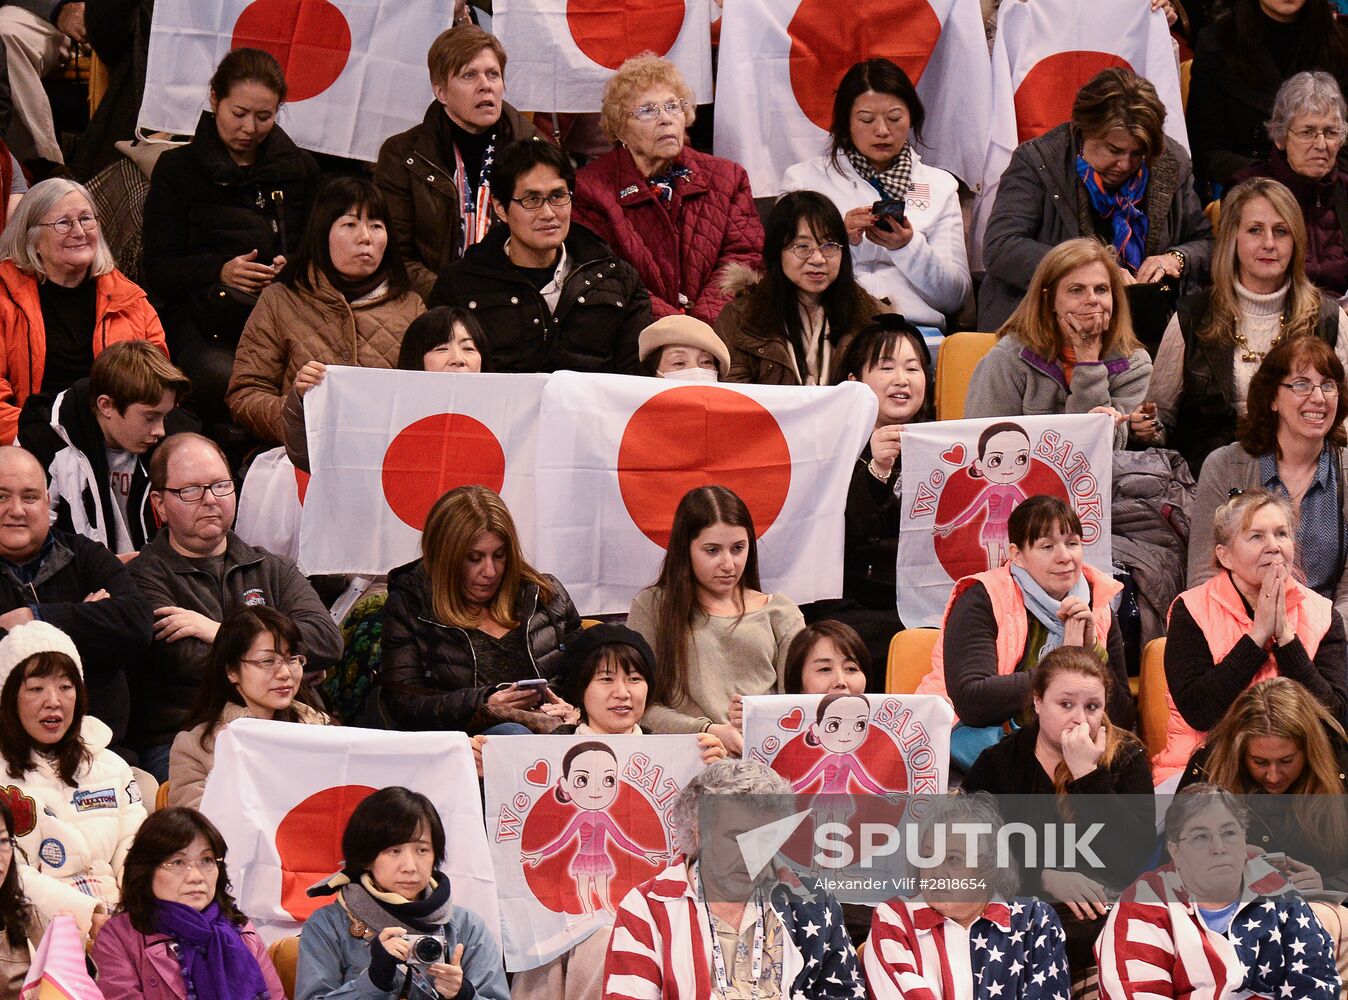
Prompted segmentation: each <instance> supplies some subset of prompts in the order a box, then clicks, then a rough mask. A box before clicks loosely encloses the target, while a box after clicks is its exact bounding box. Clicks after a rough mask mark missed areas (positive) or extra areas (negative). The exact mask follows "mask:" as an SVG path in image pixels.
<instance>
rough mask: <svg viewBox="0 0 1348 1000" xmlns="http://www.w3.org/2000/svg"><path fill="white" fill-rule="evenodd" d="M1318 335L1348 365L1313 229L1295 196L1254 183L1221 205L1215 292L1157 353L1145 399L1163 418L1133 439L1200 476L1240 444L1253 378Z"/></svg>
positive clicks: (1347, 324)
mask: <svg viewBox="0 0 1348 1000" xmlns="http://www.w3.org/2000/svg"><path fill="white" fill-rule="evenodd" d="M1301 336H1318V337H1320V338H1321V339H1322V340H1324V341H1326V342H1327V343H1330V344H1333V345H1334V353H1335V354H1337V355H1338V356H1339V360H1340V361H1341V362H1343V363H1345V364H1348V317H1345V316H1344V314H1343V311H1342V310H1341V309H1340V308H1339V306H1338V303H1337V302H1335V301H1334V300H1333V299H1330V298H1327V297H1325V296H1324V295H1322V294H1321V292H1320V290H1319V289H1317V288H1316V287H1315V285H1313V284H1312V283H1311V281H1310V279H1309V278H1308V277H1307V276H1306V225H1305V223H1304V222H1303V221H1302V216H1301V209H1300V207H1299V206H1298V205H1297V202H1296V199H1295V198H1294V197H1293V196H1292V192H1290V191H1288V190H1287V188H1285V187H1283V185H1281V184H1279V183H1278V182H1277V181H1275V180H1270V179H1269V178H1267V177H1255V178H1252V179H1250V180H1248V181H1245V182H1244V183H1242V184H1240V185H1239V186H1237V187H1236V188H1235V189H1233V190H1232V191H1231V192H1230V194H1228V195H1227V196H1226V200H1225V201H1224V202H1223V203H1222V216H1221V222H1220V224H1219V225H1218V227H1217V248H1216V250H1215V251H1214V253H1213V261H1212V287H1211V288H1209V289H1205V290H1204V291H1201V292H1198V293H1196V294H1194V295H1191V296H1189V297H1188V298H1185V299H1184V300H1182V301H1181V302H1180V304H1179V310H1178V311H1177V312H1176V313H1175V316H1174V318H1173V319H1171V321H1170V325H1169V326H1168V327H1167V328H1166V331H1165V335H1164V336H1163V337H1162V339H1161V346H1160V348H1159V350H1158V351H1157V353H1156V374H1155V377H1154V378H1153V379H1152V383H1151V389H1150V391H1149V392H1148V394H1147V400H1148V402H1149V403H1153V404H1155V413H1154V416H1155V419H1154V420H1146V419H1144V418H1143V417H1142V416H1139V418H1137V419H1134V420H1133V421H1132V428H1131V429H1132V433H1133V437H1134V438H1135V439H1137V440H1138V441H1141V442H1143V443H1146V444H1159V445H1164V446H1166V447H1168V448H1174V449H1175V450H1176V451H1178V452H1179V453H1180V454H1182V455H1183V456H1184V457H1185V459H1186V460H1187V461H1188V463H1189V468H1190V469H1191V470H1192V471H1193V473H1194V475H1195V476H1197V475H1198V474H1199V471H1200V469H1201V468H1202V465H1203V462H1204V460H1206V458H1207V457H1208V455H1210V454H1211V453H1212V452H1213V451H1214V450H1216V449H1217V448H1220V447H1222V446H1223V445H1227V444H1230V443H1231V442H1232V440H1234V438H1235V433H1236V419H1237V417H1239V416H1242V415H1244V413H1245V397H1246V395H1247V394H1248V392H1249V387H1250V380H1251V379H1252V378H1253V377H1254V373H1255V371H1256V370H1258V368H1259V365H1260V364H1261V363H1262V362H1263V360H1264V357H1265V356H1266V355H1267V354H1268V353H1269V352H1270V351H1271V350H1273V348H1274V347H1276V346H1277V345H1278V344H1280V343H1283V342H1284V341H1287V340H1291V339H1292V338H1294V337H1301Z"/></svg>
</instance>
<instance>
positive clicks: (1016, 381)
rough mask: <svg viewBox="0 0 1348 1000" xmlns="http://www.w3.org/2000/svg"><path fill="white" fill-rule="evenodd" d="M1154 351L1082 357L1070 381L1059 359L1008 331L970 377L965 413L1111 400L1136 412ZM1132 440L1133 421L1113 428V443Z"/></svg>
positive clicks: (1073, 409) (1048, 409) (1010, 413)
mask: <svg viewBox="0 0 1348 1000" xmlns="http://www.w3.org/2000/svg"><path fill="white" fill-rule="evenodd" d="M1150 380H1151V357H1150V356H1149V355H1148V354H1147V352H1146V351H1145V350H1143V349H1142V348H1140V347H1139V348H1138V349H1137V350H1136V351H1134V352H1133V354H1132V356H1131V357H1127V358H1125V357H1124V356H1123V355H1122V354H1111V355H1110V356H1108V357H1105V358H1102V359H1101V360H1100V361H1097V362H1095V363H1093V364H1092V363H1085V364H1083V363H1082V362H1077V364H1076V366H1075V367H1074V368H1073V370H1072V384H1071V386H1068V384H1067V381H1066V379H1065V378H1064V376H1063V370H1062V368H1061V367H1060V366H1059V365H1058V363H1057V362H1056V361H1048V360H1046V359H1044V358H1041V357H1040V356H1039V355H1037V354H1035V353H1034V351H1032V350H1030V349H1029V348H1028V347H1026V346H1025V344H1024V343H1023V342H1022V341H1021V340H1020V338H1019V337H1017V336H1016V335H1015V334H1007V335H1006V336H1005V337H1003V338H1002V339H1001V340H999V341H997V343H996V344H995V345H994V346H993V348H992V350H991V351H989V352H988V353H987V354H986V355H985V356H984V357H983V360H982V361H980V362H978V367H977V368H975V369H974V373H973V376H972V377H971V378H970V379H969V394H968V395H967V396H965V398H964V415H965V416H966V417H969V418H973V417H1028V416H1042V415H1044V414H1052V413H1089V412H1090V411H1091V410H1092V409H1094V408H1095V407H1097V406H1112V407H1114V408H1115V409H1116V410H1118V411H1120V412H1121V413H1132V412H1133V411H1134V410H1136V409H1137V408H1138V406H1140V405H1141V403H1142V400H1143V399H1145V398H1146V395H1147V383H1148V382H1149V381H1150ZM1127 444H1128V424H1127V423H1124V424H1121V425H1120V426H1119V427H1118V428H1117V429H1116V430H1115V433H1114V447H1115V448H1123V447H1125V446H1126V445H1127Z"/></svg>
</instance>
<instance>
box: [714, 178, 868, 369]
mask: <svg viewBox="0 0 1348 1000" xmlns="http://www.w3.org/2000/svg"><path fill="white" fill-rule="evenodd" d="M763 271H764V274H763V276H762V277H761V278H759V277H757V276H756V275H754V274H752V273H751V272H748V271H747V270H745V269H743V268H739V269H737V271H736V273H735V274H734V275H733V276H732V280H731V281H729V282H727V283H726V284H727V287H731V288H737V289H738V290H739V294H738V295H737V296H736V297H735V301H733V302H732V303H730V305H728V306H726V308H725V310H724V311H723V312H722V313H721V315H720V318H718V319H717V321H716V332H717V333H718V334H719V335H720V337H721V339H722V340H724V341H725V342H726V344H727V345H729V347H730V372H729V374H727V375H726V378H725V381H727V382H758V383H763V384H767V385H832V384H833V383H835V382H838V381H840V380H841V377H842V376H841V374H840V371H841V369H840V366H841V362H842V358H843V354H844V352H845V351H846V350H847V345H848V344H849V343H851V341H852V338H853V337H854V336H855V335H856V333H857V331H858V330H860V329H862V328H863V327H865V326H866V325H867V324H868V323H870V321H871V320H872V319H873V318H874V317H875V315H876V314H877V313H879V312H883V311H886V310H885V308H884V306H883V305H882V304H881V303H880V302H878V301H877V300H876V299H874V298H873V297H872V296H871V295H870V293H869V292H867V291H866V290H865V289H864V288H862V287H861V286H860V285H859V284H857V282H856V279H855V278H854V277H853V275H852V255H851V253H850V252H849V248H848V245H847V230H846V229H845V228H844V227H843V219H842V216H841V215H839V214H838V210H837V209H836V208H834V207H833V202H831V201H829V200H828V199H827V198H826V197H824V196H823V195H822V194H819V193H817V192H815V191H793V192H791V193H790V194H787V195H783V196H782V198H781V199H780V200H779V201H778V202H777V204H775V205H774V206H772V212H771V214H770V215H769V216H768V224H767V227H766V234H765V236H764V237H763Z"/></svg>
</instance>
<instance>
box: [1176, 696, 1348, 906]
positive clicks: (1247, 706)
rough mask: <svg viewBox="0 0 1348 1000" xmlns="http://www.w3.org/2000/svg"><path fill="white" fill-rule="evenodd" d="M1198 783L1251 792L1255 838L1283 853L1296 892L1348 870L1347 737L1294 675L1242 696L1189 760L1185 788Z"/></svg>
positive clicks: (1249, 801) (1320, 885)
mask: <svg viewBox="0 0 1348 1000" xmlns="http://www.w3.org/2000/svg"><path fill="white" fill-rule="evenodd" d="M1199 781H1205V782H1208V783H1209V784H1213V785H1216V786H1217V787H1218V788H1225V789H1226V790H1227V791H1229V792H1235V793H1236V794H1239V795H1248V796H1250V797H1249V798H1248V799H1246V800H1245V801H1246V802H1247V804H1248V805H1249V806H1250V808H1251V809H1252V810H1253V812H1254V820H1255V821H1254V823H1253V824H1252V826H1251V829H1250V838H1251V839H1250V843H1251V844H1253V845H1254V846H1255V847H1261V848H1263V849H1264V850H1267V851H1277V852H1280V853H1283V854H1285V855H1286V858H1287V860H1286V862H1284V863H1283V865H1284V867H1285V871H1284V874H1285V875H1286V876H1287V878H1288V879H1289V880H1290V881H1291V882H1292V884H1293V885H1295V886H1296V887H1297V888H1298V889H1312V890H1314V889H1322V888H1324V884H1325V881H1326V880H1327V879H1328V878H1329V877H1330V876H1333V875H1336V874H1339V873H1341V872H1344V870H1345V868H1348V865H1345V861H1348V808H1345V799H1344V798H1343V796H1344V791H1345V784H1346V783H1348V735H1345V733H1344V729H1343V726H1342V724H1341V723H1340V722H1339V721H1338V720H1337V719H1335V718H1334V716H1333V715H1332V714H1330V712H1329V710H1328V709H1326V708H1325V707H1324V705H1322V704H1320V702H1319V701H1317V700H1316V699H1315V698H1314V697H1312V696H1311V694H1310V692H1309V691H1307V690H1306V689H1305V688H1304V687H1302V686H1301V685H1300V684H1298V683H1297V682H1296V681H1294V680H1292V679H1291V678H1288V677H1273V678H1270V679H1269V680H1266V681H1262V682H1261V683H1259V684H1256V685H1254V686H1253V687H1251V688H1248V689H1247V690H1246V691H1245V692H1244V693H1243V694H1241V696H1240V697H1239V698H1237V699H1236V702H1235V704H1234V705H1232V706H1231V709H1230V711H1228V712H1227V713H1226V715H1225V716H1223V717H1222V721H1221V722H1219V723H1218V724H1217V725H1216V727H1215V728H1213V730H1212V731H1211V732H1210V733H1208V739H1207V743H1206V744H1204V745H1203V746H1201V747H1199V748H1198V749H1197V750H1195V751H1194V753H1193V756H1191V757H1190V758H1189V765H1188V767H1186V768H1185V769H1184V776H1183V777H1182V778H1181V779H1180V787H1181V788H1184V787H1186V786H1187V785H1191V784H1194V783H1195V782H1199ZM1284 795H1288V796H1292V798H1290V799H1289V798H1281V796H1284Z"/></svg>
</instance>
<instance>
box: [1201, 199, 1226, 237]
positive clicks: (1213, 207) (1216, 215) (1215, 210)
mask: <svg viewBox="0 0 1348 1000" xmlns="http://www.w3.org/2000/svg"><path fill="white" fill-rule="evenodd" d="M1203 214H1204V215H1206V216H1207V217H1208V221H1209V222H1211V223H1212V231H1213V232H1214V233H1215V232H1216V231H1217V220H1218V219H1220V218H1221V217H1222V203H1221V202H1220V201H1216V200H1214V201H1210V202H1208V204H1207V207H1206V208H1204V209H1203Z"/></svg>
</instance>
